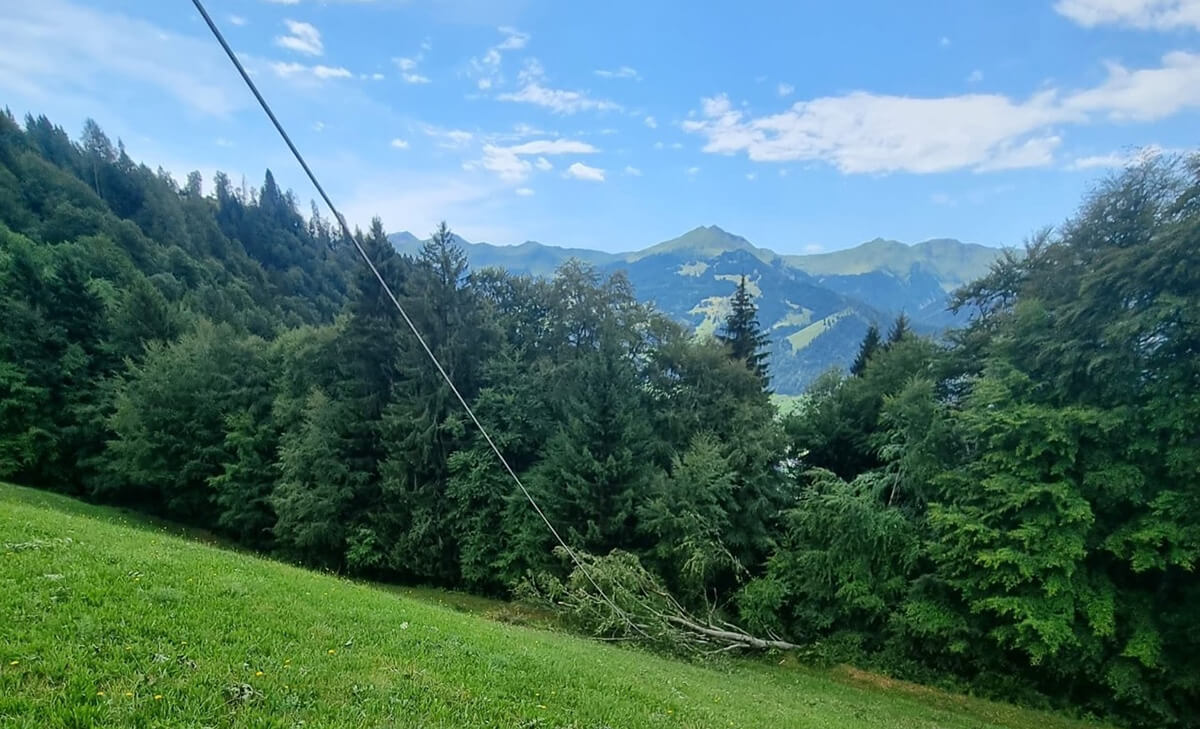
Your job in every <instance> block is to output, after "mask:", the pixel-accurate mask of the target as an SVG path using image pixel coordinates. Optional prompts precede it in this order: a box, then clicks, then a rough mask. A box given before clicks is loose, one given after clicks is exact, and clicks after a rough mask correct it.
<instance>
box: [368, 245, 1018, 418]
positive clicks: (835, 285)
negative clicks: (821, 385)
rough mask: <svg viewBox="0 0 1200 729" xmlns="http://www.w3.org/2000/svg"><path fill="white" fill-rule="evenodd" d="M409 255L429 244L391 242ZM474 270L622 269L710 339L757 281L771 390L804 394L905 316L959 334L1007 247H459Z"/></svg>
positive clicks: (642, 294)
mask: <svg viewBox="0 0 1200 729" xmlns="http://www.w3.org/2000/svg"><path fill="white" fill-rule="evenodd" d="M389 239H390V240H392V242H393V245H395V246H396V248H397V249H398V250H400V251H402V252H405V253H413V252H415V251H416V250H418V249H419V248H420V245H421V241H420V240H419V239H417V237H416V236H414V235H412V234H411V233H407V232H404V233H396V234H393V235H392V236H390V238H389ZM460 244H461V245H462V246H463V248H464V249H465V250H466V251H467V254H468V256H469V257H470V260H471V265H472V266H473V267H474V268H483V267H488V266H498V267H501V268H504V269H507V270H509V271H511V272H513V273H521V274H533V275H538V276H542V275H547V274H549V273H551V272H552V271H553V270H554V269H555V268H557V267H558V266H560V265H561V264H562V263H563V262H564V261H566V260H567V259H569V258H578V259H580V260H583V261H585V262H588V263H591V264H593V265H596V266H598V267H600V268H602V269H604V270H606V271H616V270H622V271H625V273H626V274H627V275H628V276H629V279H630V280H631V281H632V282H633V284H634V287H635V289H636V291H637V294H638V297H639V298H641V299H642V300H644V301H652V302H654V304H655V305H656V306H658V308H659V309H660V310H662V311H664V312H666V313H667V314H669V315H671V316H672V317H674V318H675V319H677V320H679V321H680V322H684V323H687V324H688V325H690V326H692V327H694V328H695V330H696V332H697V333H698V334H701V335H704V334H711V333H713V332H714V331H715V330H716V328H717V326H718V325H719V324H720V322H721V320H722V319H723V317H724V316H725V313H727V311H728V297H729V296H730V294H732V293H733V290H734V288H735V287H736V286H737V282H738V279H739V278H740V276H741V275H742V274H746V275H747V277H748V278H749V279H750V281H751V283H752V284H753V288H752V293H753V294H754V296H755V300H756V303H757V305H758V307H759V323H760V324H762V326H763V327H764V328H765V329H766V330H767V331H768V332H769V333H770V336H771V342H772V345H771V359H770V367H771V372H772V385H773V387H774V388H775V389H776V391H777V392H780V393H782V394H795V393H799V392H801V391H803V389H804V388H805V387H806V386H807V385H808V384H809V383H810V382H812V380H813V379H815V378H816V377H817V376H818V375H820V374H821V373H822V372H824V371H825V370H827V369H829V368H830V367H838V366H840V367H847V366H849V364H850V362H851V361H852V360H853V359H854V355H855V354H856V353H857V350H858V344H859V342H860V341H861V340H862V337H863V335H864V334H865V333H866V331H867V328H868V327H869V326H870V325H871V324H872V323H875V324H878V325H879V326H880V327H881V328H884V329H886V328H887V326H888V324H889V323H890V321H891V320H892V319H894V318H895V317H896V316H897V315H899V314H900V312H904V313H905V314H907V315H908V316H909V318H910V319H912V321H913V323H914V325H915V326H916V328H917V329H918V330H919V331H922V332H925V333H935V332H938V331H941V330H943V329H945V328H946V327H948V326H953V325H954V324H956V323H959V322H957V321H956V319H955V317H954V315H952V314H951V313H950V312H949V311H948V310H947V309H946V300H947V295H948V293H949V292H951V291H953V290H954V289H956V288H958V287H959V286H962V285H963V284H965V283H967V282H969V281H971V280H973V279H975V278H977V277H979V276H982V275H983V274H985V273H986V272H987V270H988V267H989V266H990V265H991V263H992V261H994V260H995V259H996V257H997V256H999V254H1000V250H999V249H996V248H988V247H986V246H981V245H976V244H971V243H962V242H960V241H957V240H952V239H937V240H929V241H925V242H923V243H917V244H915V245H911V246H910V245H905V244H904V243H899V242H897V241H890V240H883V239H876V240H873V241H868V242H867V243H863V244H862V245H860V246H857V247H855V248H850V249H847V250H844V251H835V252H833V253H823V254H817V255H806V256H779V255H777V254H776V253H775V252H774V251H771V250H770V249H767V248H759V247H758V246H755V245H754V244H752V243H751V242H750V241H748V240H746V239H745V238H743V237H742V236H739V235H735V234H733V233H729V232H728V231H725V230H722V229H721V228H719V227H717V226H715V225H710V226H701V227H699V228H695V229H693V230H691V231H688V232H687V233H685V234H683V235H681V236H679V237H678V238H672V239H671V240H667V241H663V242H662V243H658V244H656V245H653V246H650V247H648V248H644V249H640V250H636V251H632V252H629V253H618V254H610V253H603V252H600V251H594V250H588V249H579V248H559V247H556V246H549V245H543V244H541V243H532V242H528V243H523V244H521V245H519V246H497V245H491V244H487V243H470V242H468V241H465V240H460Z"/></svg>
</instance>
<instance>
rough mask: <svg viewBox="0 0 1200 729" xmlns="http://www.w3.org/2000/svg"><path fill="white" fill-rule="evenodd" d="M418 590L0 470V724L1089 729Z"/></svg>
mask: <svg viewBox="0 0 1200 729" xmlns="http://www.w3.org/2000/svg"><path fill="white" fill-rule="evenodd" d="M408 595H411V596H405V595H403V594H398V592H397V590H396V589H388V588H380V587H375V586H371V585H364V584H358V583H355V582H352V581H348V580H345V579H341V578H338V577H335V576H329V575H322V574H318V573H314V572H310V571H306V570H302V569H298V568H294V567H290V566H287V565H283V564H279V563H276V562H272V561H270V560H266V559H262V558H259V557H255V556H253V555H249V554H244V553H239V552H236V551H231V550H228V549H222V548H219V547H217V546H213V545H212V544H207V543H203V542H201V541H197V540H196V539H195V538H193V537H191V536H188V535H187V534H180V533H178V530H173V529H172V528H170V527H168V526H165V525H153V524H146V523H144V522H142V521H141V520H139V519H136V518H133V517H130V516H129V515H124V514H122V513H120V512H117V511H115V510H112V509H105V508H100V507H93V506H87V505H84V504H80V503H78V502H73V501H71V500H69V499H65V498H62V497H58V496H54V495H51V494H47V493H44V492H38V491H33V490H29V489H23V488H18V487H15V486H7V485H2V484H0V727H6V728H7V727H22V728H26V727H28V728H30V729H32V728H33V727H37V728H38V729H41V728H43V727H135V728H136V727H195V728H197V729H199V728H200V727H289V728H290V727H305V728H306V729H312V728H314V727H530V728H532V727H545V728H547V729H549V728H551V727H559V728H562V729H566V728H568V727H571V728H574V729H601V728H603V727H611V728H612V729H636V728H638V727H653V728H655V729H661V728H673V727H838V728H839V729H853V728H855V727H864V728H866V727H871V728H872V729H874V728H876V727H924V728H929V729H933V728H934V727H937V728H939V729H958V728H966V727H973V728H975V727H1029V728H1031V729H1034V728H1036V729H1058V728H1064V729H1065V728H1066V727H1082V726H1086V725H1084V724H1079V723H1076V722H1072V721H1068V720H1065V719H1062V718H1059V717H1057V716H1053V715H1048V714H1042V713H1038V712H1030V711H1024V710H1020V709H1016V708H1013V707H1010V706H1006V705H1002V704H996V703H991V702H985V701H979V700H975V699H970V698H964V697H960V696H954V695H950V694H946V693H943V692H939V691H935V690H931V689H925V688H921V687H915V686H911V685H906V684H899V683H893V682H887V681H883V680H880V679H878V677H875V676H872V675H870V674H860V673H857V672H853V671H848V670H843V671H841V672H825V671H817V670H810V669H805V668H802V667H797V666H794V665H791V664H790V662H789V661H785V663H787V664H788V665H776V663H775V661H777V660H778V658H776V659H772V660H771V661H769V662H768V661H729V662H727V663H724V664H720V665H718V666H715V667H710V666H700V665H690V664H686V663H680V662H675V661H671V660H668V659H665V658H660V657H657V656H653V655H649V654H646V653H643V652H640V651H637V650H632V649H627V648H620V647H615V646H611V645H604V644H601V643H598V642H595V641H590V640H586V639H582V638H579V637H574V636H571V635H567V634H564V633H560V632H554V631H550V630H543V629H537V628H531V627H526V626H521V625H514V624H511V623H506V622H500V621H496V620H489V619H486V618H484V617H481V616H480V615H477V614H474V613H484V614H487V613H490V612H492V611H494V610H495V609H496V608H497V607H498V606H501V605H502V604H498V603H495V602H494V601H486V600H481V599H478V598H469V597H462V596H459V597H456V598H455V597H449V596H447V594H446V593H442V592H436V591H428V590H409V591H408ZM437 602H442V603H446V604H445V605H440V604H435V603H437ZM464 611H465V612H464Z"/></svg>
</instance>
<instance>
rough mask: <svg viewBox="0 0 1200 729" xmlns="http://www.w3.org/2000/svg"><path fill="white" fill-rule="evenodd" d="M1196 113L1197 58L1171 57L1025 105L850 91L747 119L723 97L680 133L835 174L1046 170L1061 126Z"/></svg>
mask: <svg viewBox="0 0 1200 729" xmlns="http://www.w3.org/2000/svg"><path fill="white" fill-rule="evenodd" d="M1196 107H1200V54H1192V53H1186V52H1182V51H1176V52H1173V53H1168V54H1167V55H1165V56H1163V59H1162V65H1161V66H1159V67H1157V68H1149V69H1138V70H1128V69H1126V68H1124V67H1123V66H1120V65H1118V64H1110V65H1109V67H1108V77H1107V79H1106V80H1105V81H1104V82H1103V83H1101V84H1099V85H1098V86H1095V87H1093V88H1090V89H1084V90H1080V91H1074V92H1071V93H1063V92H1060V91H1059V90H1057V89H1045V90H1042V91H1039V92H1038V93H1036V94H1034V95H1032V96H1030V97H1029V98H1028V99H1024V100H1017V99H1012V98H1009V97H1007V96H1003V95H999V94H967V95H963V96H950V97H934V98H917V97H905V96H891V95H883V94H872V93H868V92H864V91H856V92H853V93H849V94H846V95H843V96H831V97H821V98H817V99H812V100H807V101H800V102H797V103H796V104H793V105H792V106H791V108H789V109H787V110H785V111H783V112H781V113H777V114H770V115H766V116H758V117H754V116H750V115H748V114H747V113H746V112H744V111H743V110H741V109H737V108H735V107H734V106H733V104H732V103H731V102H730V100H729V98H728V96H725V95H718V96H715V97H712V98H708V99H704V100H703V103H702V108H701V118H700V119H695V120H688V121H685V122H684V124H683V128H684V130H685V131H688V132H691V133H694V134H699V135H701V136H703V137H705V138H706V141H707V143H706V144H705V146H704V151H706V152H709V153H712V154H726V155H730V154H737V153H745V154H746V155H747V157H749V158H750V159H751V160H753V161H757V162H786V161H796V160H816V161H824V162H828V163H830V164H832V165H834V166H835V167H837V168H838V169H840V170H841V171H842V172H847V173H880V172H897V171H904V172H916V173H929V172H944V171H948V170H957V169H973V170H976V171H988V170H999V169H1013V168H1017V167H1037V166H1043V165H1047V164H1050V163H1051V162H1053V160H1054V155H1055V151H1056V149H1057V148H1058V147H1059V145H1060V144H1061V142H1062V135H1061V132H1060V128H1061V127H1063V126H1065V125H1073V124H1086V123H1089V122H1094V121H1096V120H1098V119H1104V118H1107V119H1109V120H1110V121H1119V122H1126V121H1152V120H1157V119H1162V118H1165V117H1167V116H1170V115H1172V114H1175V113H1177V112H1179V111H1181V110H1183V109H1188V108H1196Z"/></svg>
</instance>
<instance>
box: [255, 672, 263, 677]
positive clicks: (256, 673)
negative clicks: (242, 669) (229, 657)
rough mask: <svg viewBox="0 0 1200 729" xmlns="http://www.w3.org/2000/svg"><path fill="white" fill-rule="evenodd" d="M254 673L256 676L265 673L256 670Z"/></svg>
mask: <svg viewBox="0 0 1200 729" xmlns="http://www.w3.org/2000/svg"><path fill="white" fill-rule="evenodd" d="M254 675H255V676H261V675H263V672H262V671H255V672H254Z"/></svg>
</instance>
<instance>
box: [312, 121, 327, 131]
mask: <svg viewBox="0 0 1200 729" xmlns="http://www.w3.org/2000/svg"><path fill="white" fill-rule="evenodd" d="M313 131H314V132H323V131H325V122H313Z"/></svg>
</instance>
